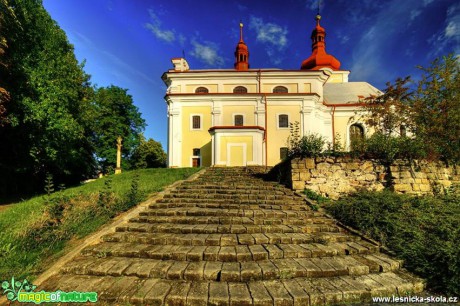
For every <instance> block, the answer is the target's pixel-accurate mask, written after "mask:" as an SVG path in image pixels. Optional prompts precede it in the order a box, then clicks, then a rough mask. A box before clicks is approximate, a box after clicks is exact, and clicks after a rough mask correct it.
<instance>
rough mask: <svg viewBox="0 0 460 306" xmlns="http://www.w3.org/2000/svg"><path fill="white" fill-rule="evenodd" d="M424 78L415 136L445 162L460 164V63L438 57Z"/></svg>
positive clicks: (416, 105) (415, 106)
mask: <svg viewBox="0 0 460 306" xmlns="http://www.w3.org/2000/svg"><path fill="white" fill-rule="evenodd" d="M419 68H420V69H421V70H422V71H423V76H422V79H421V80H420V82H419V83H418V88H417V92H416V97H415V99H414V102H413V104H412V108H413V117H414V121H415V124H416V134H417V136H419V137H421V138H422V139H423V141H424V142H425V143H426V145H427V146H428V147H429V148H430V149H431V150H432V152H431V153H432V154H434V155H437V156H440V157H441V158H442V159H444V160H446V161H453V162H460V74H459V71H460V61H459V58H458V57H455V56H454V55H452V54H450V55H448V56H444V57H442V58H437V59H436V60H434V61H433V62H432V63H431V66H430V67H428V68H424V67H419Z"/></svg>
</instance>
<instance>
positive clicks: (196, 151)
mask: <svg viewBox="0 0 460 306" xmlns="http://www.w3.org/2000/svg"><path fill="white" fill-rule="evenodd" d="M193 156H200V148H194V149H193Z"/></svg>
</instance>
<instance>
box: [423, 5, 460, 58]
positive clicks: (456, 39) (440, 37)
mask: <svg viewBox="0 0 460 306" xmlns="http://www.w3.org/2000/svg"><path fill="white" fill-rule="evenodd" d="M445 25H446V26H445V28H444V29H443V30H440V31H438V32H437V33H435V34H434V35H433V36H431V37H430V38H429V39H428V42H429V43H430V44H431V45H432V46H433V48H434V49H433V51H431V52H430V53H429V54H428V58H430V59H432V58H434V57H437V56H440V55H445V53H446V51H445V50H446V49H451V48H449V47H452V49H453V52H454V53H455V54H460V3H458V4H454V5H451V6H450V7H449V8H448V9H447V17H446V21H445Z"/></svg>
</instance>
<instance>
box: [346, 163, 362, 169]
mask: <svg viewBox="0 0 460 306" xmlns="http://www.w3.org/2000/svg"><path fill="white" fill-rule="evenodd" d="M346 165H347V166H346V168H347V169H348V170H358V169H359V164H358V163H357V162H350V163H348V164H346Z"/></svg>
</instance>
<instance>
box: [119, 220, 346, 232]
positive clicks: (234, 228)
mask: <svg viewBox="0 0 460 306" xmlns="http://www.w3.org/2000/svg"><path fill="white" fill-rule="evenodd" d="M116 231H117V232H144V233H176V234H254V233H320V232H331V233H338V232H345V229H343V228H341V227H339V226H337V225H334V224H313V223H310V224H308V223H307V222H305V223H304V224H303V225H284V224H282V225H250V224H247V225H243V224H224V225H221V224H198V225H197V224H174V223H157V224H150V223H137V222H129V223H127V224H125V225H121V226H118V227H117V228H116Z"/></svg>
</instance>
